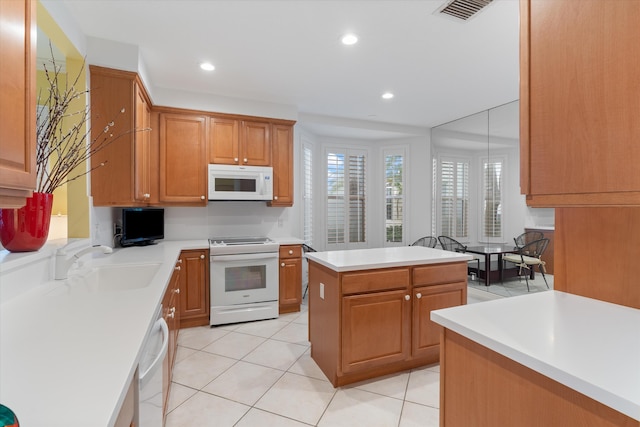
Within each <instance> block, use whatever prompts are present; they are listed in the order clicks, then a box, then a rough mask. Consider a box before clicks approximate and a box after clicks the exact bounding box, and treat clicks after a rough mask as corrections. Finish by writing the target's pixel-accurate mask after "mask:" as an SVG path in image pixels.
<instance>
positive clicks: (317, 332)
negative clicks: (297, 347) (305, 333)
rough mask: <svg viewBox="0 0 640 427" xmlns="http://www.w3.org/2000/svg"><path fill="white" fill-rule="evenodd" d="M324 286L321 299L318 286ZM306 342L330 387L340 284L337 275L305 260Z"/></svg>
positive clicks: (334, 368)
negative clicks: (306, 289)
mask: <svg viewBox="0 0 640 427" xmlns="http://www.w3.org/2000/svg"><path fill="white" fill-rule="evenodd" d="M321 284H324V298H321V296H320V285H321ZM309 342H311V358H312V359H313V360H314V361H315V362H316V364H317V365H318V366H319V367H320V369H321V370H322V372H324V374H325V375H326V376H327V378H328V379H329V381H331V383H332V384H334V385H335V384H336V383H337V381H338V373H337V369H338V366H339V365H340V349H339V343H340V281H339V275H338V273H337V272H335V271H332V270H330V269H328V268H326V267H324V266H322V265H320V264H318V263H317V262H315V261H313V260H311V259H309Z"/></svg>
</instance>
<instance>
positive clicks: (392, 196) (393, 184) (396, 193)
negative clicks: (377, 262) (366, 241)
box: [384, 150, 404, 243]
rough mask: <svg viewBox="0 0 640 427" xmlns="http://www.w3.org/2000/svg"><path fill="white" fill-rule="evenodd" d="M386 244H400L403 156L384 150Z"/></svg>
mask: <svg viewBox="0 0 640 427" xmlns="http://www.w3.org/2000/svg"><path fill="white" fill-rule="evenodd" d="M384 172H385V223H384V225H385V235H386V240H385V241H386V242H394V243H402V242H403V240H404V239H403V226H404V154H403V153H397V152H396V153H392V152H391V151H390V150H385V153H384Z"/></svg>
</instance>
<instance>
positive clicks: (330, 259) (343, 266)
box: [305, 246, 472, 272]
mask: <svg viewBox="0 0 640 427" xmlns="http://www.w3.org/2000/svg"><path fill="white" fill-rule="evenodd" d="M305 256H306V257H307V258H308V259H310V260H312V261H315V262H317V263H318V264H321V265H324V266H325V267H327V268H329V269H331V270H333V271H336V272H343V271H355V270H372V269H375V268H390V267H406V266H410V265H422V264H440V263H447V262H459V261H469V260H471V259H472V257H471V256H470V255H466V254H462V253H458V252H450V251H443V250H441V249H434V248H427V247H424V246H397V247H391V248H372V249H352V250H342V251H327V252H310V253H307V254H305Z"/></svg>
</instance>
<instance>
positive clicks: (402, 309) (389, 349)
mask: <svg viewBox="0 0 640 427" xmlns="http://www.w3.org/2000/svg"><path fill="white" fill-rule="evenodd" d="M410 300H411V297H410V295H409V294H408V292H407V291H406V290H398V291H388V292H376V293H372V294H361V295H351V296H346V297H343V298H342V340H341V341H342V342H341V344H342V356H341V360H342V372H344V373H347V372H354V371H358V370H366V369H370V368H373V367H376V366H381V365H386V364H389V363H393V362H401V361H403V360H405V359H407V358H408V357H409V352H410V347H411V338H410V330H411V301H410Z"/></svg>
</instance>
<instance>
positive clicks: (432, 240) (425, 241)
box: [409, 236, 438, 248]
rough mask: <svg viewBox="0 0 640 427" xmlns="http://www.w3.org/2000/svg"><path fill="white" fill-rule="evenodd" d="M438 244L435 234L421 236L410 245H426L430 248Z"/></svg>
mask: <svg viewBox="0 0 640 427" xmlns="http://www.w3.org/2000/svg"><path fill="white" fill-rule="evenodd" d="M437 245H438V239H437V238H436V237H433V236H426V237H421V238H419V239H418V240H416V241H415V242H413V243H412V244H411V245H409V246H426V247H428V248H435V247H436V246H437Z"/></svg>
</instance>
